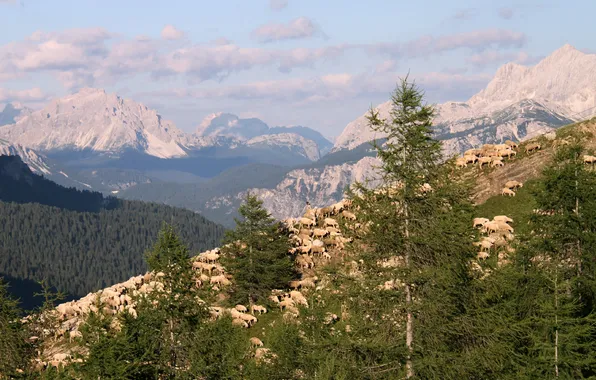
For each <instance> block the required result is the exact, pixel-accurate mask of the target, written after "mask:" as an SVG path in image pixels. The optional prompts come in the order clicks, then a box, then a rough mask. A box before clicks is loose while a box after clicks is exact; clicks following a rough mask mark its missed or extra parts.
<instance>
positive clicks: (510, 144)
mask: <svg viewBox="0 0 596 380" xmlns="http://www.w3.org/2000/svg"><path fill="white" fill-rule="evenodd" d="M505 144H506V145H507V146H509V147H511V148H513V149H515V148H517V143H515V142H513V141H511V140H507V141H505Z"/></svg>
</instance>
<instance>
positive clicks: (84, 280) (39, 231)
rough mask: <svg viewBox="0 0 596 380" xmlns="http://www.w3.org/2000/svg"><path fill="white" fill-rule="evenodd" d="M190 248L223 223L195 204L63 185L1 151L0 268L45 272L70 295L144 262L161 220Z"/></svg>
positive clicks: (209, 240) (212, 239) (22, 275)
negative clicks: (180, 206)
mask: <svg viewBox="0 0 596 380" xmlns="http://www.w3.org/2000/svg"><path fill="white" fill-rule="evenodd" d="M163 222H167V223H172V224H175V225H176V226H177V229H178V230H179V231H181V235H182V237H183V239H184V240H185V241H186V243H187V244H189V245H190V246H191V247H192V250H193V251H197V250H204V249H207V248H212V247H214V246H216V245H217V244H219V241H220V239H221V237H222V236H223V232H224V230H223V228H222V227H221V226H220V225H218V224H215V223H213V222H210V221H208V220H207V219H205V218H204V217H202V216H201V215H198V214H197V213H195V212H192V211H188V210H183V209H178V208H173V207H169V206H165V205H158V204H154V203H143V202H138V201H125V200H119V199H115V198H105V197H103V196H102V195H101V194H99V193H96V192H89V191H83V192H81V191H77V190H74V189H66V188H63V187H61V186H58V185H56V184H54V183H53V182H51V181H49V180H47V179H45V178H42V177H40V176H38V175H36V174H34V173H32V172H31V171H30V170H29V169H28V168H27V166H26V165H25V164H24V163H23V162H22V160H20V158H19V157H17V156H8V157H0V273H3V274H5V275H9V276H11V277H13V278H17V279H21V280H35V281H38V280H42V279H48V282H49V284H50V285H52V286H56V287H57V288H58V289H59V290H61V291H65V292H67V293H69V294H71V295H79V296H81V295H84V294H86V293H87V292H89V291H91V290H96V289H99V288H101V287H105V286H107V285H110V284H112V283H115V282H118V281H122V280H124V279H126V278H128V277H130V276H131V275H132V274H135V273H137V272H139V271H143V270H145V261H144V252H145V250H146V249H148V248H149V247H150V246H151V244H152V243H153V241H155V239H156V237H157V233H158V231H159V230H160V228H161V227H162V223H163Z"/></svg>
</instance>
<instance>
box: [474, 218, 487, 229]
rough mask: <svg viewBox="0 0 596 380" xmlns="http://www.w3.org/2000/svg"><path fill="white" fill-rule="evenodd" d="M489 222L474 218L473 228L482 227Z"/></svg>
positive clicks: (485, 219) (484, 219)
mask: <svg viewBox="0 0 596 380" xmlns="http://www.w3.org/2000/svg"><path fill="white" fill-rule="evenodd" d="M488 222H490V220H488V219H487V218H474V227H482V226H484V224H485V223H488Z"/></svg>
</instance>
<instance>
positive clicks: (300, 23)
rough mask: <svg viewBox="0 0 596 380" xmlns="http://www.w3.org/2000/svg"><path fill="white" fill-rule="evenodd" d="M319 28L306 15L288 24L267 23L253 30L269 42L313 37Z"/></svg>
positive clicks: (257, 35) (254, 33)
mask: <svg viewBox="0 0 596 380" xmlns="http://www.w3.org/2000/svg"><path fill="white" fill-rule="evenodd" d="M318 31H319V28H318V27H317V26H316V25H315V24H314V23H313V22H312V20H310V19H308V18H306V17H299V18H297V19H294V20H292V21H290V22H289V23H288V24H276V23H273V24H265V25H262V26H260V27H258V28H257V29H255V30H254V31H253V32H252V35H253V37H255V38H256V39H257V40H259V41H261V42H263V43H267V42H275V41H283V40H295V39H300V38H309V37H312V36H313V35H314V34H315V33H317V32H318Z"/></svg>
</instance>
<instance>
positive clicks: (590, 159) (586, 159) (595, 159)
mask: <svg viewBox="0 0 596 380" xmlns="http://www.w3.org/2000/svg"><path fill="white" fill-rule="evenodd" d="M595 162H596V157H595V156H589V155H585V156H584V164H594V163H595Z"/></svg>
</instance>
